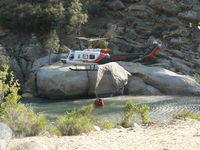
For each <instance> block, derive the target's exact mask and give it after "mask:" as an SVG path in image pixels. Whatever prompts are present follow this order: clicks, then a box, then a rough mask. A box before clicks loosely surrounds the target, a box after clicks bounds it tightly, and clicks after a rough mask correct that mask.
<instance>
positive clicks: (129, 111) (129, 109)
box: [120, 101, 137, 128]
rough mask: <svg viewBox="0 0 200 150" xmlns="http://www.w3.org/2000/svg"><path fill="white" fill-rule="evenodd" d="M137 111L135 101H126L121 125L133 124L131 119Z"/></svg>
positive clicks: (128, 125)
mask: <svg viewBox="0 0 200 150" xmlns="http://www.w3.org/2000/svg"><path fill="white" fill-rule="evenodd" d="M136 112H137V105H136V103H135V102H134V101H128V102H127V103H126V106H125V109H124V112H123V114H122V120H121V123H120V124H121V126H123V127H125V128H128V127H130V126H132V123H130V119H131V118H132V117H133V116H134V115H135V114H136Z"/></svg>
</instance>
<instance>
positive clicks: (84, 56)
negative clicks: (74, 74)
mask: <svg viewBox="0 0 200 150" xmlns="http://www.w3.org/2000/svg"><path fill="white" fill-rule="evenodd" d="M101 51H102V49H85V50H76V51H74V50H70V52H69V53H68V55H67V56H66V57H65V58H61V61H62V62H63V63H67V64H72V65H83V66H90V65H97V64H98V63H97V62H96V60H97V59H98V58H99V57H100V55H101Z"/></svg>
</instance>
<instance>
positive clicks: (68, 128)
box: [56, 105, 97, 135]
mask: <svg viewBox="0 0 200 150" xmlns="http://www.w3.org/2000/svg"><path fill="white" fill-rule="evenodd" d="M93 109H94V106H93V105H89V106H84V107H82V108H80V109H74V110H72V111H70V112H66V114H65V115H64V116H61V117H59V118H58V120H57V123H56V124H57V126H58V129H60V131H61V133H62V135H77V134H80V133H83V132H89V131H91V130H92V129H93V123H94V122H96V121H97V118H96V117H94V116H93V115H92V114H91V113H92V111H93Z"/></svg>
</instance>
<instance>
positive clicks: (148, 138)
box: [8, 119, 200, 150]
mask: <svg viewBox="0 0 200 150" xmlns="http://www.w3.org/2000/svg"><path fill="white" fill-rule="evenodd" d="M27 141H33V142H38V143H41V144H42V145H44V146H45V147H47V148H48V149H50V150H200V121H196V120H190V119H187V120H186V121H183V120H176V121H174V122H173V123H170V124H168V125H166V124H162V125H158V124H157V125H153V126H150V127H143V126H139V127H133V128H128V129H124V128H116V129H112V130H102V131H95V132H91V133H89V134H83V135H79V136H65V137H29V138H23V139H13V140H12V141H11V142H10V144H9V146H8V147H9V148H8V149H13V147H19V146H20V145H21V144H22V143H24V142H27Z"/></svg>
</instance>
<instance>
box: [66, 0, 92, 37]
mask: <svg viewBox="0 0 200 150" xmlns="http://www.w3.org/2000/svg"><path fill="white" fill-rule="evenodd" d="M68 10H69V14H70V15H71V17H70V25H71V26H72V27H73V28H74V29H75V30H76V34H77V35H78V36H80V30H81V25H82V24H85V23H86V22H87V19H88V15H87V14H86V13H83V9H82V3H81V2H80V1H79V0H73V1H72V2H71V6H70V7H69V9H68Z"/></svg>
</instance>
